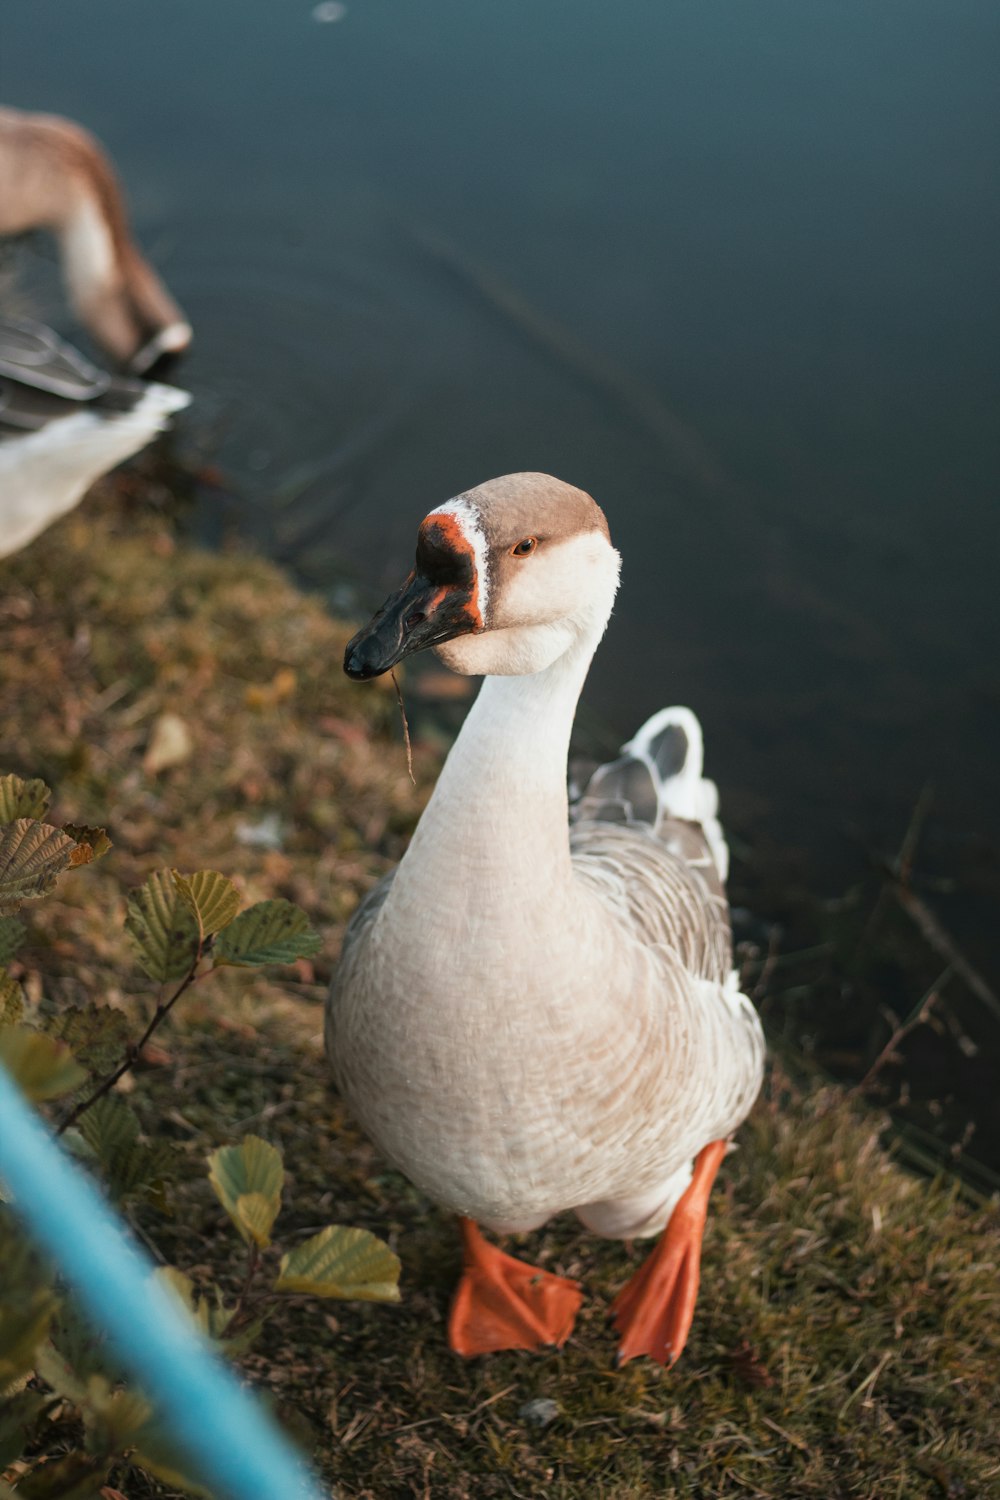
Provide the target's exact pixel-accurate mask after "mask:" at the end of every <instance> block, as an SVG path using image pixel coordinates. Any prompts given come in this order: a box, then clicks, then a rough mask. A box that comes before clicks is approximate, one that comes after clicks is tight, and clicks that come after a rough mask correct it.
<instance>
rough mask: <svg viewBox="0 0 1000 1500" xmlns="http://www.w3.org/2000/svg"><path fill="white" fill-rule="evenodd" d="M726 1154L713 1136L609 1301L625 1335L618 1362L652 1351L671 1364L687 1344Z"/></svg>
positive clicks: (651, 1355)
mask: <svg viewBox="0 0 1000 1500" xmlns="http://www.w3.org/2000/svg"><path fill="white" fill-rule="evenodd" d="M725 1154H726V1142H725V1141H712V1142H711V1144H710V1145H708V1146H706V1147H705V1149H704V1151H701V1152H699V1154H698V1159H697V1161H696V1162H695V1168H694V1176H693V1177H692V1179H691V1182H690V1184H689V1185H688V1187H687V1188H686V1189H685V1191H684V1194H683V1196H682V1197H681V1199H680V1201H679V1202H678V1204H677V1207H676V1208H675V1209H674V1211H673V1213H672V1214H671V1216H670V1222H669V1224H668V1225H667V1227H666V1229H664V1231H663V1233H662V1234H661V1235H660V1238H659V1241H658V1243H657V1244H656V1245H655V1246H654V1248H653V1249H652V1250H651V1251H650V1254H649V1256H648V1257H647V1259H646V1261H645V1263H644V1264H643V1265H641V1266H640V1267H639V1269H638V1271H636V1273H635V1275H634V1276H633V1277H632V1278H631V1280H630V1281H628V1282H627V1283H626V1285H625V1286H624V1287H623V1288H622V1290H621V1291H620V1292H619V1293H618V1296H617V1297H616V1298H615V1300H614V1302H613V1303H612V1304H611V1316H612V1318H613V1319H614V1324H615V1328H616V1329H617V1330H618V1332H619V1334H620V1335H621V1343H620V1344H619V1345H618V1364H619V1365H624V1364H626V1363H627V1362H628V1360H630V1359H636V1358H638V1356H639V1355H640V1354H648V1355H649V1356H650V1358H651V1359H655V1360H656V1361H657V1362H658V1363H659V1364H661V1365H666V1366H667V1367H668V1368H669V1367H670V1366H671V1365H672V1364H673V1363H674V1362H675V1360H677V1359H678V1358H679V1356H680V1353H681V1351H682V1349H683V1348H684V1345H685V1344H686V1343H687V1336H688V1333H689V1332H690V1330H691V1321H692V1319H693V1317H694V1305H695V1302H696V1301H697V1299H698V1279H699V1274H700V1269H701V1240H702V1235H703V1234H704V1231H705V1218H706V1215H707V1213H708V1199H709V1195H710V1193H711V1191H712V1183H713V1182H714V1181H715V1174H716V1172H718V1170H719V1166H720V1164H721V1162H722V1158H723V1157H724V1156H725Z"/></svg>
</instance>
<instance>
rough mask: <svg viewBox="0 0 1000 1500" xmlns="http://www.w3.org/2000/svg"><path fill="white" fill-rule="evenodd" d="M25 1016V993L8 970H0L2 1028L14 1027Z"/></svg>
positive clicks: (0, 1018)
mask: <svg viewBox="0 0 1000 1500" xmlns="http://www.w3.org/2000/svg"><path fill="white" fill-rule="evenodd" d="M23 1015H24V991H23V990H22V988H21V986H20V985H19V984H18V982H17V980H16V979H12V978H11V976H10V975H9V974H8V973H7V971H6V969H0V1026H14V1025H16V1023H17V1022H18V1021H19V1020H20V1019H21V1017H22V1016H23Z"/></svg>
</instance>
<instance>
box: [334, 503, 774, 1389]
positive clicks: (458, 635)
mask: <svg viewBox="0 0 1000 1500" xmlns="http://www.w3.org/2000/svg"><path fill="white" fill-rule="evenodd" d="M619 563H620V559H619V556H618V553H617V552H616V551H615V549H614V547H613V546H612V545H611V540H610V537H609V533H608V525H607V522H606V520H605V518H604V515H603V513H602V511H601V510H600V509H599V507H598V506H597V505H596V504H595V503H594V501H593V500H592V499H591V498H590V496H589V495H586V494H584V493H583V492H582V491H581V490H578V489H574V488H573V487H572V486H570V485H568V484H563V483H561V482H560V481H559V480H557V479H553V478H551V477H549V476H548V475H544V474H511V475H507V476H506V477H505V478H501V479H494V480H491V481H490V482H489V483H487V484H483V485H480V486H479V487H478V488H477V489H474V490H470V491H468V492H467V493H466V494H463V495H460V496H458V497H457V498H456V499H453V500H449V501H448V502H446V503H445V504H444V505H442V506H440V507H439V508H438V509H437V510H435V511H432V512H431V513H430V515H428V516H427V517H426V519H425V520H424V521H423V522H422V524H421V526H420V530H419V533H418V539H417V551H416V564H415V568H414V571H413V572H412V573H411V574H410V576H409V578H408V579H407V580H406V582H405V583H404V584H403V586H402V588H401V589H400V590H399V591H398V593H396V594H394V595H393V596H392V597H391V598H390V599H389V600H387V601H386V603H385V604H384V605H383V606H382V608H381V609H380V610H379V612H378V613H377V614H376V615H375V617H374V619H373V620H372V621H371V623H370V624H369V625H368V626H366V627H365V629H364V630H362V631H360V632H359V633H358V634H357V635H356V636H355V637H354V639H353V640H352V641H351V642H350V644H349V645H348V648H347V653H346V657H345V670H346V671H347V673H348V675H349V676H351V677H355V678H369V677H376V676H378V675H379V674H380V673H382V672H386V671H388V670H389V669H390V668H391V667H392V666H393V665H394V664H395V663H396V662H398V661H399V660H400V659H401V658H403V657H404V656H408V655H409V654H410V653H411V652H414V651H417V650H419V649H421V648H422V647H426V646H430V647H433V648H434V649H435V650H436V651H437V653H438V655H439V656H440V657H441V659H442V660H443V661H444V662H445V663H446V665H448V666H449V667H451V668H452V669H453V670H454V671H457V672H462V673H467V674H475V675H483V676H484V677H485V681H484V683H483V686H482V689H481V691H480V693H479V696H478V698H477V700H476V702H475V704H474V706H473V707H472V709H471V710H470V712H469V715H468V717H467V719H466V721H465V724H464V726H463V728H462V731H461V734H460V735H459V737H458V739H457V741H456V742H455V745H454V746H453V748H452V750H451V753H450V755H449V756H448V759H447V762H446V764H445V766H444V769H443V770H442V772H441V776H440V778H439V780H438V784H437V787H436V789H435V792H434V795H433V796H432V798H431V800H430V802H429V804H428V806H427V808H426V810H425V812H424V814H423V816H422V818H421V820H420V823H419V826H418V827H417V830H416V832H415V834H414V836H413V840H412V842H411V844H410V847H409V849H408V851H407V853H406V854H405V856H404V858H403V859H402V861H401V863H400V864H399V866H398V868H397V869H396V870H395V871H394V872H393V873H392V875H391V876H389V877H388V878H387V879H386V880H385V881H383V882H382V883H381V884H380V885H379V886H377V887H376V888H375V890H374V891H372V892H371V894H370V895H369V896H368V897H367V898H366V900H365V901H364V902H363V903H362V905H361V906H360V908H359V909H358V911H357V913H356V914H355V916H354V919H353V921H352V922H351V925H350V928H349V930H348V933H347V936H346V938H345V942H344V951H343V955H342V958H341V962H340V966H339V969H338V972H337V974H336V976H335V979H334V982H333V985H332V987H331V991H330V997H329V1002H328V1008H327V1024H326V1037H327V1050H328V1053H329V1056H330V1058H331V1061H332V1065H333V1070H334V1074H335V1077H336V1080H337V1083H338V1085H339V1087H340V1089H341V1091H342V1092H343V1094H344V1096H345V1097H346V1100H347V1102H348V1104H349V1106H350V1108H351V1109H352V1110H353V1112H354V1114H355V1115H356V1117H357V1119H358V1121H359V1122H360V1124H361V1125H362V1127H363V1128H364V1129H365V1130H366V1131H367V1133H368V1134H369V1135H370V1136H371V1138H372V1140H373V1141H374V1142H375V1144H376V1145H377V1146H378V1148H379V1149H380V1150H381V1151H382V1152H383V1153H384V1154H385V1156H386V1157H387V1158H388V1159H389V1160H390V1161H391V1162H393V1163H395V1165H396V1166H397V1167H399V1168H400V1170H401V1171H403V1172H405V1173H406V1175H407V1176H408V1177H409V1178H410V1179H411V1180H412V1181H413V1182H414V1183H415V1184H416V1185H417V1186H418V1187H419V1188H421V1189H422V1190H423V1191H424V1192H426V1193H427V1194H428V1195H429V1196H430V1197H431V1198H433V1199H435V1200H436V1201H437V1202H438V1203H440V1204H441V1205H443V1206H444V1207H445V1208H448V1209H451V1210H453V1211H454V1212H455V1213H457V1214H459V1215H460V1216H461V1227H462V1236H463V1244H464V1269H463V1273H462V1278H461V1281H460V1283H459V1287H458V1290H457V1292H456V1294H455V1299H454V1302H453V1305H452V1310H451V1316H450V1321H449V1337H450V1342H451V1346H452V1348H453V1349H455V1350H457V1351H458V1352H459V1353H460V1354H464V1355H473V1354H483V1353H487V1352H489V1351H490V1350H494V1349H505V1348H539V1347H544V1346H547V1345H562V1344H563V1343H564V1342H565V1340H566V1339H567V1338H568V1337H569V1334H570V1332H571V1331H572V1327H573V1323H574V1319H575V1317H576V1312H577V1309H578V1307H579V1304H580V1301H581V1292H580V1289H579V1286H578V1285H577V1283H575V1282H572V1281H569V1280H567V1279H565V1278H562V1277H559V1276H554V1275H552V1274H550V1273H548V1272H545V1271H539V1270H536V1269H535V1268H534V1267H532V1266H529V1265H526V1264H525V1263H524V1262H522V1261H519V1260H515V1259H514V1258H513V1257H511V1256H508V1255H506V1254H504V1253H503V1252H502V1251H500V1250H499V1249H498V1248H496V1247H495V1246H493V1245H491V1244H489V1243H488V1242H487V1241H486V1240H485V1239H484V1238H483V1236H482V1234H481V1233H480V1230H479V1228H478V1227H477V1226H478V1225H484V1226H486V1227H487V1228H488V1229H492V1230H494V1231H496V1232H499V1233H507V1232H513V1231H522V1230H529V1229H534V1228H537V1227H538V1226H539V1225H542V1224H544V1223H545V1222H546V1220H548V1219H550V1218H551V1217H552V1216H553V1215H555V1214H559V1213H562V1212H565V1211H566V1210H570V1209H571V1210H573V1211H574V1212H575V1213H576V1214H577V1215H578V1216H579V1217H580V1218H581V1219H582V1220H583V1222H584V1224H586V1225H587V1226H588V1228H590V1229H592V1230H593V1231H594V1232H595V1233H597V1234H599V1235H603V1236H606V1237H609V1238H613V1239H632V1238H633V1237H641V1236H652V1235H656V1234H659V1233H660V1231H661V1230H662V1231H664V1232H663V1234H662V1236H661V1238H660V1240H659V1243H658V1245H657V1246H656V1247H655V1249H654V1250H653V1251H652V1253H651V1254H650V1256H649V1257H648V1259H647V1260H646V1262H645V1264H644V1265H643V1266H642V1267H641V1268H640V1269H639V1271H638V1272H637V1273H636V1274H635V1276H634V1277H633V1278H632V1280H631V1281H630V1282H629V1283H628V1285H627V1286H626V1287H625V1289H624V1290H623V1291H622V1292H621V1293H620V1294H619V1296H618V1298H617V1300H616V1302H615V1304H614V1306H613V1309H612V1311H613V1315H614V1319H615V1324H616V1328H617V1330H618V1333H619V1335H620V1343H619V1350H618V1357H619V1361H620V1362H624V1361H625V1360H628V1359H632V1358H634V1357H635V1356H637V1355H642V1354H647V1355H650V1356H652V1357H653V1358H654V1359H656V1360H658V1361H659V1362H660V1363H661V1364H664V1365H669V1364H672V1363H673V1361H674V1360H675V1359H676V1358H677V1356H678V1355H679V1354H680V1352H681V1350H682V1349H683V1347H684V1342H685V1340H686V1338H687V1334H688V1330H689V1328H690V1325H691V1319H692V1316H693V1313H694V1304H695V1298H696V1295H697V1289H698V1275H699V1260H700V1254H701V1239H702V1230H703V1226H704V1222H705V1216H706V1212H707V1205H708V1198H709V1193H710V1191H711V1186H712V1182H713V1179H714V1177H715V1174H716V1172H717V1170H718V1167H719V1164H720V1162H721V1161H722V1158H723V1156H724V1154H725V1151H726V1142H727V1138H728V1137H729V1136H730V1134H731V1133H732V1132H733V1131H734V1130H735V1129H736V1128H737V1126H738V1125H739V1124H740V1123H741V1122H742V1120H743V1119H744V1118H745V1116H746V1115H747V1113H748V1111H749V1110H750V1107H751V1105H752V1103H753V1101H754V1099H755V1097H756V1095H757V1092H758V1089H759V1087H760V1083H761V1075H762V1068H763V1055H764V1046H763V1037H762V1033H761V1028H760V1023H759V1021H758V1019H757V1016H756V1013H755V1011H754V1010H753V1007H752V1006H751V1005H750V1003H749V1001H748V1000H747V999H746V997H745V996H743V995H741V994H740V992H739V988H738V984H737V981H736V977H735V975H734V974H733V972H732V954H731V940H730V930H729V918H728V908H727V905H726V900H725V893H724V881H725V876H726V867H727V857H728V856H727V849H726V845H725V842H724V840H723V838H722V833H721V829H720V827H719V824H718V822H717V821H716V816H715V814H716V801H717V799H716V791H715V787H714V785H713V784H712V783H711V782H710V781H706V780H704V779H703V777H702V774H701V763H702V746H701V731H700V728H699V725H698V722H697V720H696V719H695V717H694V715H693V714H692V713H691V712H690V711H689V710H687V709H666V710H664V711H663V712H662V713H660V714H657V715H655V716H654V718H652V719H651V720H650V721H649V722H648V723H647V724H646V725H644V727H643V728H642V729H641V730H640V731H639V733H638V734H637V735H636V737H635V738H634V739H633V740H632V741H631V742H630V743H629V744H628V745H626V746H625V747H624V749H623V751H622V755H621V758H620V759H619V760H617V761H615V762H614V763H613V764H611V765H608V766H604V767H602V768H600V769H599V770H598V771H597V772H596V773H595V774H594V776H593V777H592V779H591V781H590V783H589V785H588V786H587V788H586V789H585V791H584V795H583V797H582V798H581V800H580V802H579V803H578V805H577V806H576V807H575V809H574V817H573V820H572V822H569V821H568V812H569V809H568V800H567V790H566V766H567V755H568V749H569V738H570V730H571V727H572V723H573V717H574V713H575V711H576V705H577V700H578V699H579V696H580V691H581V689H582V687H583V682H584V678H585V677H586V674H587V670H588V668H589V666H590V661H591V658H592V657H593V654H594V651H595V650H596V648H597V644H598V642H599V641H600V639H601V636H602V635H603V633H604V629H605V626H606V625H607V621H608V617H609V615H610V613H611V607H612V603H613V601H614V597H615V592H616V589H617V587H618V571H619Z"/></svg>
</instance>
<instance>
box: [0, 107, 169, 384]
mask: <svg viewBox="0 0 1000 1500" xmlns="http://www.w3.org/2000/svg"><path fill="white" fill-rule="evenodd" d="M29 229H48V230H51V232H52V233H53V234H54V235H55V236H56V238H57V240H58V242H59V249H60V255H61V259H62V266H63V275H64V278H65V281H66V288H67V291H68V293H69V298H70V302H71V303H72V305H73V308H74V311H75V312H76V314H77V316H78V317H79V319H80V321H81V322H82V323H83V325H84V327H85V328H86V329H87V330H88V332H90V333H91V334H92V335H93V337H94V338H95V339H96V340H97V342H98V343H99V344H100V345H101V347H102V348H103V349H105V350H106V351H107V353H108V354H109V355H111V356H112V358H113V359H116V360H117V361H119V363H120V364H121V365H123V366H124V367H125V368H127V369H128V370H130V371H131V372H132V373H133V374H142V373H143V371H145V370H148V369H150V368H151V366H152V365H154V364H155V363H156V361H157V360H158V359H160V358H161V357H162V356H163V355H165V354H177V353H179V352H180V351H181V350H182V349H186V348H187V346H188V344H190V342H191V326H190V324H189V323H188V321H187V319H186V318H185V316H184V314H183V313H182V312H181V310H180V308H179V307H178V306H177V303H176V302H175V301H174V299H173V298H172V297H171V295H170V293H169V292H168V291H167V289H166V287H165V286H164V285H163V283H162V281H161V280H160V278H159V277H158V276H157V274H156V272H155V271H154V270H153V268H152V266H151V265H150V264H149V262H148V261H147V260H145V259H144V258H143V256H142V254H141V253H140V251H139V249H138V248H137V246H136V244H135V242H134V241H133V239H132V237H131V235H130V233H129V228H128V219H127V216H126V212H125V203H124V199H123V196H122V191H121V188H120V187H119V185H118V180H117V178H116V176H115V172H114V168H113V167H112V165H111V163H110V161H109V160H108V158H107V156H106V155H105V153H104V152H103V151H102V150H101V147H100V146H99V145H98V143H97V141H95V140H94V138H93V136H92V135H90V134H89V132H87V131H86V130H84V129H82V127H81V126H79V125H76V124H74V122H73V121H72V120H63V119H61V118H59V116H57V115H36V114H25V113H24V112H23V111H21V110H17V109H0V235H14V234H23V233H25V231H27V230H29Z"/></svg>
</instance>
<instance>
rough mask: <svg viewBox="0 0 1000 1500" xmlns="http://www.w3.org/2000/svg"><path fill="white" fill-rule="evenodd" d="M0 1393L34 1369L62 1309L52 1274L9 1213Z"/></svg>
mask: <svg viewBox="0 0 1000 1500" xmlns="http://www.w3.org/2000/svg"><path fill="white" fill-rule="evenodd" d="M0 1267H2V1268H3V1269H2V1273H0V1392H3V1390H4V1389H5V1387H7V1386H9V1385H10V1384H11V1382H12V1381H15V1380H18V1379H20V1378H21V1377H22V1376H24V1375H27V1374H28V1373H29V1372H30V1371H32V1370H33V1369H34V1368H35V1365H36V1362H37V1356H38V1351H39V1348H40V1347H44V1341H45V1339H46V1337H47V1335H48V1331H49V1324H50V1322H51V1321H52V1317H53V1314H54V1313H55V1311H56V1308H57V1307H58V1305H59V1301H58V1298H57V1297H56V1294H55V1292H54V1290H53V1288H52V1277H51V1271H50V1268H49V1267H48V1265H47V1264H46V1263H45V1261H44V1260H43V1259H42V1257H41V1256H40V1255H39V1254H38V1253H37V1251H36V1250H35V1249H34V1247H33V1246H32V1245H31V1243H30V1242H29V1240H28V1239H27V1238H26V1236H25V1235H24V1234H23V1233H22V1232H21V1230H20V1229H19V1228H18V1226H17V1223H16V1221H15V1220H14V1218H13V1217H12V1215H11V1214H10V1212H9V1211H7V1212H4V1213H3V1214H0Z"/></svg>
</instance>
